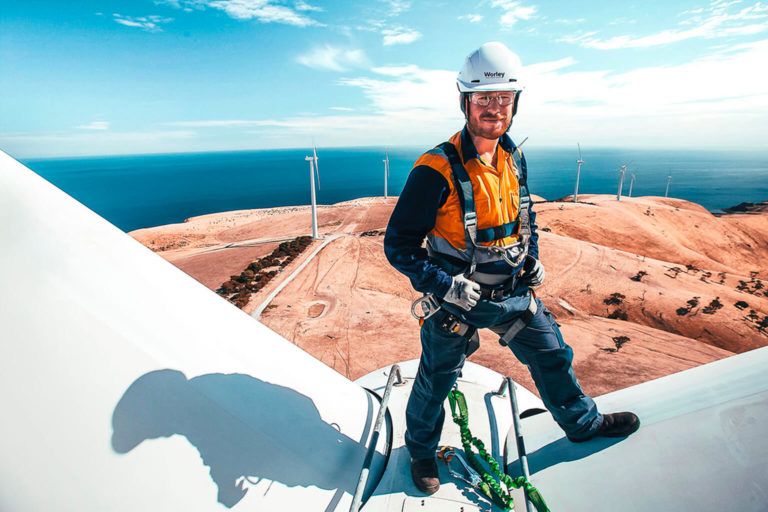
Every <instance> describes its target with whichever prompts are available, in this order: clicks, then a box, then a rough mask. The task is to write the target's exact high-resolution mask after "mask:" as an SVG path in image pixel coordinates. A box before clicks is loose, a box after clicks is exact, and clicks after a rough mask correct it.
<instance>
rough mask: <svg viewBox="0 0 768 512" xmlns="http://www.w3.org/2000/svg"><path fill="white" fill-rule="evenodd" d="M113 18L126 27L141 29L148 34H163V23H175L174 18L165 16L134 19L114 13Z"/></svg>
mask: <svg viewBox="0 0 768 512" xmlns="http://www.w3.org/2000/svg"><path fill="white" fill-rule="evenodd" d="M112 17H113V19H114V20H115V22H116V23H119V24H120V25H124V26H126V27H134V28H139V29H141V30H145V31H147V32H162V31H163V29H162V28H161V27H160V25H161V24H163V23H170V22H172V21H173V18H166V17H163V16H155V15H152V16H139V17H133V16H123V15H122V14H118V13H114V14H112Z"/></svg>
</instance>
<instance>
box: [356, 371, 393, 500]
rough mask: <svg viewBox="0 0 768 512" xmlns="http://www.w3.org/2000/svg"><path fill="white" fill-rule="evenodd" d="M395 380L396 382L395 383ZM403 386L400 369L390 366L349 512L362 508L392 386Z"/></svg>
mask: <svg viewBox="0 0 768 512" xmlns="http://www.w3.org/2000/svg"><path fill="white" fill-rule="evenodd" d="M395 379H397V382H395ZM403 384H405V381H404V380H403V377H402V375H401V374H400V367H399V366H398V365H396V364H395V365H392V368H391V369H390V370H389V379H387V386H386V387H385V388H384V395H382V397H381V405H380V406H379V414H378V415H377V416H376V423H375V425H374V426H373V434H372V435H371V442H370V444H369V445H368V451H367V452H366V454H365V460H364V461H363V468H362V469H361V470H360V479H359V480H358V481H357V487H356V488H355V496H354V498H352V505H351V506H350V507H349V512H358V511H359V510H360V507H361V506H362V501H363V492H365V484H366V483H368V475H369V474H370V472H371V462H372V461H373V454H374V453H375V452H376V445H377V444H378V443H379V435H380V433H381V425H382V424H383V423H384V418H385V417H386V414H387V407H388V404H389V395H390V393H391V392H392V386H402V385H403Z"/></svg>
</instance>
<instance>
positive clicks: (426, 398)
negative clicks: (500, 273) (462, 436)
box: [405, 288, 603, 459]
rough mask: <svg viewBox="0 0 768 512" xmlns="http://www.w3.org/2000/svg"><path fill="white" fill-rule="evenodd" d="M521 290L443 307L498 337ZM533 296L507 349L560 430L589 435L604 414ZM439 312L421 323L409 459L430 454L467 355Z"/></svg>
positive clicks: (522, 300)
mask: <svg viewBox="0 0 768 512" xmlns="http://www.w3.org/2000/svg"><path fill="white" fill-rule="evenodd" d="M525 292H527V288H526V289H525V290H524V291H523V293H521V294H519V295H517V296H513V297H509V298H507V299H505V300H503V301H501V302H491V301H486V300H481V301H479V302H478V304H477V306H475V307H474V308H472V310H471V311H468V312H467V311H464V310H462V309H459V308H458V307H456V306H453V305H452V304H448V303H445V304H443V310H445V311H448V312H450V313H453V314H454V315H456V316H458V317H460V318H461V319H462V321H464V322H467V323H469V324H470V325H473V326H475V327H477V328H489V329H491V330H493V331H494V332H495V333H497V334H498V335H499V336H501V334H503V333H504V332H505V331H506V329H507V328H508V327H509V324H510V323H511V322H512V321H514V320H515V319H516V318H518V317H519V316H520V315H522V312H523V311H525V310H526V309H527V307H528V305H529V304H530V300H531V296H530V295H529V294H527V293H525ZM536 301H537V306H538V310H537V312H536V315H534V317H533V318H532V319H531V321H530V322H529V323H528V325H527V326H526V327H525V328H524V329H523V330H522V331H520V332H519V333H518V334H517V336H515V338H514V339H513V340H512V342H511V343H510V344H509V348H510V349H511V350H512V352H513V353H514V354H515V356H516V357H517V358H518V359H519V360H520V361H521V362H522V363H523V364H525V365H527V366H528V368H529V370H530V372H531V376H532V377H533V381H534V382H535V383H536V388H537V389H538V390H539V394H540V395H541V400H542V401H543V402H544V405H545V406H546V408H547V409H548V410H549V412H550V413H551V414H552V416H553V417H554V419H555V421H557V423H558V424H559V425H560V427H561V428H562V429H563V430H564V431H565V433H566V434H567V435H568V436H569V437H571V438H575V439H581V438H588V437H590V436H591V435H592V434H593V432H594V431H596V430H597V429H598V428H599V427H600V424H601V423H602V421H603V417H602V415H601V414H600V413H599V412H598V411H597V406H596V405H595V402H594V401H593V400H592V398H590V397H589V396H587V395H585V394H584V392H583V391H582V389H581V386H579V382H578V380H577V379H576V376H575V375H574V373H573V366H572V365H571V363H572V361H573V350H571V347H569V346H568V345H567V344H566V343H565V342H564V341H563V336H562V335H561V334H560V329H559V328H558V326H557V323H555V320H554V319H553V318H552V314H551V313H550V312H549V311H548V310H547V309H546V308H545V307H544V305H543V304H542V303H541V301H540V300H539V299H536ZM444 317H445V313H443V311H440V312H438V313H437V314H435V315H434V316H432V317H430V318H428V319H427V320H426V321H425V322H424V325H423V326H422V328H421V360H420V362H419V370H418V373H417V374H416V380H415V381H414V383H413V390H412V391H411V396H410V398H409V399H408V407H407V409H406V416H405V418H406V425H407V431H406V433H405V444H406V446H407V447H408V450H409V451H410V453H411V457H413V458H414V459H424V458H430V457H434V455H435V450H437V444H438V442H439V440H440V432H441V431H442V428H443V422H444V421H445V409H444V408H443V403H444V402H445V399H446V398H447V397H448V393H449V392H450V391H451V388H452V387H453V385H454V383H455V382H456V379H457V378H458V376H459V373H460V372H461V368H462V367H463V366H464V361H465V360H466V351H467V339H466V338H464V337H462V336H459V335H458V334H454V333H451V332H447V331H445V330H444V329H442V328H441V327H440V323H441V322H442V320H443V319H444Z"/></svg>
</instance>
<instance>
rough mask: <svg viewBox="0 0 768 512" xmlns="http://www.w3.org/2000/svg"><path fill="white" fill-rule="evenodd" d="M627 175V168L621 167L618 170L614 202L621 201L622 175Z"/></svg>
mask: <svg viewBox="0 0 768 512" xmlns="http://www.w3.org/2000/svg"><path fill="white" fill-rule="evenodd" d="M626 173H627V166H626V165H622V166H621V169H619V191H618V192H616V200H617V201H621V190H622V189H623V188H624V175H625V174H626Z"/></svg>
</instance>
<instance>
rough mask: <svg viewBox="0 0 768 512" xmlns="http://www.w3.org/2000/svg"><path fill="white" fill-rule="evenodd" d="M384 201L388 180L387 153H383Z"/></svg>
mask: <svg viewBox="0 0 768 512" xmlns="http://www.w3.org/2000/svg"><path fill="white" fill-rule="evenodd" d="M383 162H384V199H386V198H387V180H388V179H389V152H388V151H386V150H385V151H384V160H383Z"/></svg>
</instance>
